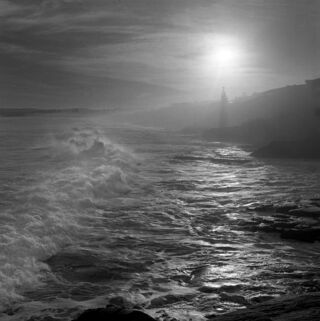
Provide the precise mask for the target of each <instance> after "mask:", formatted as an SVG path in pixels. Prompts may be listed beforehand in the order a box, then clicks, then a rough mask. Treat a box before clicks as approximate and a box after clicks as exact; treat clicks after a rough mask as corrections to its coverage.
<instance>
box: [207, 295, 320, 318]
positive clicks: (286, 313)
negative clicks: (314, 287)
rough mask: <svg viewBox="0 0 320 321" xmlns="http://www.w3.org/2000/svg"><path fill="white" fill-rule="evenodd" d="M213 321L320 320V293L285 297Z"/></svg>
mask: <svg viewBox="0 0 320 321" xmlns="http://www.w3.org/2000/svg"><path fill="white" fill-rule="evenodd" d="M209 319H210V320H212V321H319V320H320V293H319V292H317V293H310V294H305V295H301V296H290V297H283V298H278V299H274V300H270V301H267V302H264V303H260V304H257V305H254V306H252V307H249V308H246V309H243V310H238V311H234V312H231V313H227V314H223V315H213V316H209Z"/></svg>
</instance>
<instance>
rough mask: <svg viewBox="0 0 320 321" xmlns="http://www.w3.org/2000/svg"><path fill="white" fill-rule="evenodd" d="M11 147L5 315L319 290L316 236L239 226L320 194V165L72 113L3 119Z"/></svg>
mask: <svg viewBox="0 0 320 321" xmlns="http://www.w3.org/2000/svg"><path fill="white" fill-rule="evenodd" d="M0 152H1V161H0V246H1V249H0V298H1V299H0V300H1V302H0V303H1V313H2V314H0V316H1V320H27V319H28V318H29V317H30V316H39V317H40V316H44V315H50V316H53V317H55V318H56V319H57V320H68V318H69V317H70V318H71V317H72V316H73V315H76V314H77V313H79V311H80V310H83V309H85V308H88V307H97V306H104V305H105V303H106V302H107V299H108V298H110V297H113V296H118V295H121V296H123V297H125V298H127V299H129V300H130V301H133V302H135V303H137V304H140V305H142V306H144V307H145V308H146V309H148V311H149V312H150V313H152V314H153V315H158V316H159V315H160V314H161V313H162V314H163V313H169V314H170V315H173V316H178V317H179V319H188V318H190V317H193V318H195V319H197V318H199V319H202V318H203V317H204V316H206V315H210V314H213V313H222V312H225V311H229V310H232V309H236V308H240V307H243V306H245V305H246V304H247V303H248V302H255V301H259V300H260V299H261V298H264V297H265V298H267V297H270V296H277V295H281V294H285V293H300V292H305V291H312V290H314V289H315V287H317V286H319V284H320V283H319V276H320V274H319V272H320V268H319V267H320V256H319V254H320V246H319V244H318V243H316V244H308V243H298V242H294V241H285V240H281V239H280V238H279V237H278V236H277V235H272V234H269V235H267V234H263V233H257V232H252V231H246V230H244V229H241V228H240V227H239V222H240V221H241V219H242V218H243V217H246V216H248V215H252V214H250V213H249V212H248V210H247V208H248V204H250V203H259V202H272V201H277V202H278V201H281V200H286V199H289V200H293V199H297V198H301V197H306V198H307V197H312V196H315V195H319V194H318V193H319V190H320V188H319V187H320V164H319V163H316V162H306V161H304V162H301V161H300V162H294V161H284V160H282V161H262V160H256V159H254V158H252V157H251V156H250V147H249V146H240V145H233V144H225V143H219V142H205V141H201V140H200V139H198V138H197V137H192V136H186V135H182V134H177V133H168V132H165V131H161V130H155V129H143V128H134V127H130V126H118V127H117V126H114V125H110V124H108V121H107V119H103V118H102V119H99V120H97V119H84V118H80V117H79V118H76V119H74V118H62V117H61V116H59V117H50V118H49V117H46V118H44V117H33V118H27V117H25V118H8V119H5V118H2V119H0ZM39 320H41V318H40V319H39Z"/></svg>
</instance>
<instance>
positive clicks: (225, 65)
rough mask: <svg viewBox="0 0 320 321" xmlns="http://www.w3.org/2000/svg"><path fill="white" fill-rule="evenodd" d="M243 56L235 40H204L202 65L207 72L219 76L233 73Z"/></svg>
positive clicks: (216, 38) (226, 38)
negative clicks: (215, 73)
mask: <svg viewBox="0 0 320 321" xmlns="http://www.w3.org/2000/svg"><path fill="white" fill-rule="evenodd" d="M243 54H244V53H243V50H242V48H241V46H240V44H239V41H238V40H237V39H235V38H232V37H227V36H214V37H212V38H206V39H205V45H204V65H205V68H206V70H207V71H210V72H214V71H215V72H218V73H220V74H224V73H228V72H231V71H235V69H237V68H239V67H240V65H241V61H242V58H243Z"/></svg>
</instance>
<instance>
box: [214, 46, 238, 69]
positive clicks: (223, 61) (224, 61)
mask: <svg viewBox="0 0 320 321" xmlns="http://www.w3.org/2000/svg"><path fill="white" fill-rule="evenodd" d="M212 59H213V61H212V63H216V64H217V65H218V67H235V66H237V63H238V62H239V60H240V52H239V48H237V47H235V46H230V45H228V46H221V47H218V48H216V50H215V52H213V54H212Z"/></svg>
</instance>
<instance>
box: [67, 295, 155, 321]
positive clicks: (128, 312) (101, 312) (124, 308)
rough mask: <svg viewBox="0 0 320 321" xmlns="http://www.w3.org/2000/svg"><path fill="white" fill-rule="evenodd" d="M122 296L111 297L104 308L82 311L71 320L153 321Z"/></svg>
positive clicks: (153, 320)
mask: <svg viewBox="0 0 320 321" xmlns="http://www.w3.org/2000/svg"><path fill="white" fill-rule="evenodd" d="M135 308H136V307H135V306H133V305H132V304H131V303H130V302H127V301H126V300H124V299H123V298H120V297H119V298H118V297H117V298H113V299H111V300H110V301H109V304H108V305H107V306H106V307H105V308H98V309H89V310H86V311H84V312H83V313H82V314H81V315H80V316H78V317H77V318H76V319H74V320H73V321H155V319H153V318H152V317H151V316H149V315H148V314H146V313H144V312H142V311H140V310H137V309H135Z"/></svg>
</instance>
